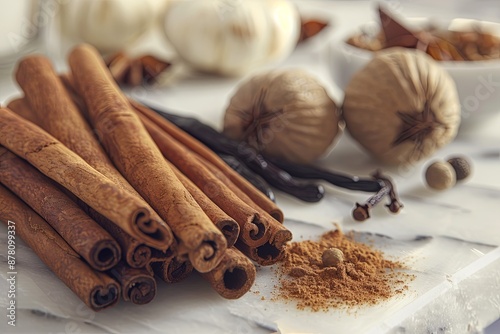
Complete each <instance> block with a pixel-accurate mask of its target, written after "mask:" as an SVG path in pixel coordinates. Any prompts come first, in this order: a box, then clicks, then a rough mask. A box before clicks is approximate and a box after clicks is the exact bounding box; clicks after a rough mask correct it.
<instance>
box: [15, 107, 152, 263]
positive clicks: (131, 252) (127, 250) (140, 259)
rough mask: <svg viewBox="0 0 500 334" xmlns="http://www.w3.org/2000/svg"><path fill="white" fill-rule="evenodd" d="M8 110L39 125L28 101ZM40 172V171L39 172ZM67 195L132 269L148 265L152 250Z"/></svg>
mask: <svg viewBox="0 0 500 334" xmlns="http://www.w3.org/2000/svg"><path fill="white" fill-rule="evenodd" d="M7 108H8V109H10V110H12V111H13V112H15V113H16V114H18V115H19V116H22V117H23V118H24V119H26V120H28V121H30V122H32V123H35V124H37V125H38V118H37V117H36V115H35V114H34V113H33V112H32V109H31V107H30V106H29V104H28V102H27V100H25V99H24V98H17V99H15V100H12V101H11V102H9V104H8V105H7ZM37 172H38V171H37ZM62 191H63V192H65V194H66V195H67V196H68V197H70V198H72V199H73V201H74V202H76V203H77V204H78V205H79V206H80V207H82V210H84V211H85V212H86V213H87V214H88V215H89V216H90V217H91V218H92V219H94V220H95V221H96V222H97V223H98V224H99V225H100V226H101V227H102V228H104V229H105V230H106V231H107V232H108V233H109V234H111V235H112V236H113V238H114V239H115V240H116V241H117V242H118V244H119V245H120V248H121V253H122V258H123V260H124V261H125V262H126V263H127V264H128V265H129V266H131V267H132V268H142V267H144V266H146V265H147V264H148V262H149V261H150V259H151V249H150V248H149V247H148V246H146V245H145V244H143V243H141V242H139V241H137V240H136V239H134V238H132V237H131V236H130V235H128V234H127V233H126V232H125V231H124V230H122V229H121V228H119V227H118V226H117V225H116V224H115V223H113V222H112V221H110V220H109V219H107V218H106V217H104V216H102V215H101V214H99V213H98V212H97V211H95V210H93V209H92V208H90V207H89V206H88V205H87V204H85V203H84V202H82V201H81V200H79V199H78V198H77V197H75V196H74V195H73V194H72V193H71V192H69V191H67V190H66V191H65V190H64V189H62Z"/></svg>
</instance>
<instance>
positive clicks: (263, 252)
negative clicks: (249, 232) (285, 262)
mask: <svg viewBox="0 0 500 334" xmlns="http://www.w3.org/2000/svg"><path fill="white" fill-rule="evenodd" d="M269 230H270V235H271V236H270V238H269V240H268V241H267V242H266V243H265V244H263V245H261V246H257V247H255V246H249V245H248V244H246V243H244V242H243V241H242V240H240V239H238V241H236V244H235V247H236V248H238V250H240V251H241V252H242V253H243V254H245V255H246V256H248V257H249V258H250V259H251V260H253V261H255V262H257V263H258V264H260V265H261V266H270V265H273V264H275V263H276V262H278V261H280V260H281V259H282V258H283V256H284V255H285V250H286V244H287V242H289V241H290V240H291V239H292V234H291V232H290V231H289V230H287V229H286V228H285V227H284V226H283V225H282V224H272V225H270V228H269Z"/></svg>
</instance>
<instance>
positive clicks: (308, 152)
mask: <svg viewBox="0 0 500 334" xmlns="http://www.w3.org/2000/svg"><path fill="white" fill-rule="evenodd" d="M339 117H340V116H339V111H338V108H337V106H336V105H335V103H334V102H333V100H332V99H331V98H330V97H329V96H328V93H327V92H326V90H325V89H324V87H323V86H322V85H321V84H320V82H319V81H318V80H316V78H315V77H313V76H311V75H310V74H309V73H307V72H305V71H303V70H299V69H288V70H277V71H271V72H268V73H264V74H260V75H256V76H254V77H253V78H251V79H249V80H248V81H246V82H244V83H243V84H242V85H240V86H239V88H238V89H237V91H236V93H235V94H234V95H233V97H232V98H231V101H230V102H229V106H228V107H227V109H226V114H225V116H224V129H223V133H224V134H225V135H226V136H227V137H229V138H231V139H234V140H238V141H246V142H247V143H248V144H249V145H250V146H252V147H253V148H255V149H256V150H257V151H259V152H262V153H264V154H265V155H268V156H270V157H274V158H278V159H282V160H286V161H289V162H294V163H300V164H307V163H311V162H313V161H314V160H316V159H318V158H319V157H321V156H322V155H323V154H325V153H326V151H327V150H328V148H329V147H330V146H331V144H332V143H333V141H334V139H335V137H336V136H337V134H338V133H339V132H340V128H339Z"/></svg>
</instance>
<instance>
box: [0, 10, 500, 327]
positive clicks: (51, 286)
mask: <svg viewBox="0 0 500 334" xmlns="http://www.w3.org/2000/svg"><path fill="white" fill-rule="evenodd" d="M459 4H460V5H462V2H460V3H459ZM299 5H300V7H301V8H302V10H303V11H304V12H311V13H317V15H321V16H322V17H327V18H331V20H332V22H333V25H334V26H333V28H332V29H331V30H329V31H328V32H326V33H322V34H321V35H320V36H318V38H316V39H314V40H311V41H309V42H308V43H307V44H304V45H301V46H299V47H298V48H297V49H296V50H295V52H294V53H293V54H292V55H291V57H290V58H289V59H288V60H287V61H286V62H284V63H283V64H281V65H280V66H286V67H288V66H293V67H302V68H305V69H307V70H308V71H310V72H312V73H314V74H316V75H317V76H318V77H319V78H320V80H322V81H323V82H324V83H325V85H326V86H327V88H328V90H329V91H330V92H331V93H332V95H333V96H334V97H335V98H336V99H337V100H340V99H341V97H342V93H341V91H340V90H339V89H338V88H337V87H335V86H334V84H333V81H332V78H331V72H330V68H329V66H328V64H329V61H330V60H329V53H328V51H327V48H328V42H329V41H331V40H334V39H335V38H337V37H338V36H340V35H341V34H342V33H343V31H346V29H347V30H348V29H352V27H354V26H357V25H358V24H361V23H362V22H366V21H367V20H371V19H373V17H374V13H375V12H374V10H373V8H375V7H374V4H373V3H368V2H362V1H357V2H313V3H311V2H308V3H307V4H306V3H304V2H301V3H299ZM399 5H400V9H401V10H403V12H404V15H405V16H406V15H408V16H425V15H428V14H429V13H428V11H427V12H426V10H425V9H424V8H422V7H418V6H416V5H415V4H412V6H410V4H409V3H406V2H400V3H399ZM438 7H439V6H438ZM446 13H447V15H449V16H451V17H453V16H458V15H454V12H453V10H447V12H446ZM455 14H456V13H455ZM155 46H156V47H158V44H156V45H155ZM58 65H59V67H60V65H61V64H60V63H59V64H58ZM238 81H239V79H236V78H217V77H212V76H208V75H199V74H189V75H188V76H187V77H185V78H183V79H181V80H179V81H178V82H177V83H176V84H175V85H172V86H171V87H168V88H156V89H151V88H144V87H141V88H136V89H133V90H131V91H130V93H131V94H132V95H133V96H135V97H137V98H139V99H142V100H145V101H149V102H150V103H151V104H154V105H156V106H159V107H162V108H164V109H167V110H171V111H176V112H179V113H182V114H185V115H191V116H196V117H198V118H199V119H201V120H203V121H204V122H206V123H208V124H210V125H212V126H214V127H216V128H219V129H220V128H221V121H222V116H223V113H224V108H225V106H226V104H227V101H228V98H229V97H230V95H231V94H232V92H233V91H234V89H235V85H236V84H237V82H238ZM16 91H17V89H16V88H15V86H14V85H13V84H12V82H11V80H10V78H9V77H2V81H1V83H0V101H5V100H6V99H8V98H9V97H12V96H13V95H15V94H18V93H17V92H16ZM499 127H500V122H498V121H495V122H493V121H492V122H488V123H486V124H484V125H483V126H482V127H481V129H480V130H470V131H463V132H462V133H461V135H460V137H459V138H457V140H456V141H455V142H454V143H452V144H451V145H449V146H448V147H446V148H444V149H443V150H441V151H439V152H438V153H437V155H436V158H438V157H445V156H448V155H450V154H457V153H460V154H466V155H468V156H469V157H470V158H471V159H472V160H473V163H474V174H473V177H472V178H471V179H470V180H469V181H468V182H467V183H465V184H462V185H459V186H457V187H455V188H453V189H451V190H449V191H446V192H442V193H437V192H433V191H430V190H427V189H426V188H425V187H424V185H423V182H422V173H423V169H424V167H425V162H423V163H421V164H418V165H416V166H412V167H411V168H392V169H387V168H384V170H385V171H387V172H388V173H389V174H390V175H391V176H392V177H393V178H394V179H395V181H396V183H397V185H398V189H399V192H400V194H401V197H402V200H403V201H404V204H405V208H404V209H403V211H402V212H401V213H400V214H399V215H390V214H388V213H387V211H386V210H385V209H383V208H382V207H380V208H377V209H376V210H374V211H373V217H372V218H371V219H370V220H368V221H366V222H365V223H362V224H360V223H356V222H354V221H353V220H352V219H351V218H350V212H351V210H352V206H353V204H354V202H356V201H358V202H362V201H364V200H366V198H367V197H368V195H367V194H365V193H356V192H348V191H344V190H340V189H338V188H334V187H330V186H326V196H325V198H324V199H323V201H322V202H320V203H317V204H306V203H302V202H300V201H298V200H296V199H294V198H291V197H289V196H287V195H282V194H278V196H277V201H278V204H279V205H280V206H281V207H282V208H283V210H284V212H285V215H286V217H287V218H288V219H289V220H288V221H287V224H288V226H289V228H290V229H291V230H292V231H293V232H294V236H295V238H296V239H299V238H300V237H301V236H303V237H304V238H308V237H314V236H317V235H318V234H320V233H321V232H322V231H324V230H326V229H332V228H333V227H334V226H333V223H334V222H338V223H340V225H341V226H342V228H343V229H344V230H356V231H359V232H360V233H359V234H358V236H359V238H361V239H362V240H366V239H364V238H367V234H366V233H361V232H368V233H380V234H383V235H386V236H390V237H392V238H393V239H388V238H385V237H379V236H373V237H371V238H372V239H374V240H375V245H376V246H377V247H379V248H380V249H382V250H383V251H384V252H386V253H387V254H389V255H393V256H397V257H399V258H401V259H407V260H409V263H410V264H411V268H412V269H411V272H412V273H414V274H416V276H417V278H416V279H415V281H414V282H412V283H411V285H410V291H409V292H408V294H406V295H405V296H402V297H398V298H394V299H391V300H389V301H387V302H385V303H382V304H380V305H377V306H373V307H366V308H360V309H357V310H351V311H350V312H345V311H339V310H332V311H330V312H328V313H323V312H320V313H311V312H307V311H297V310H296V309H295V308H294V306H293V305H292V304H283V303H281V302H272V301H270V300H269V298H268V297H269V293H270V290H271V289H272V286H273V285H274V284H275V282H274V280H273V276H272V272H271V271H270V270H269V269H268V268H259V270H258V278H257V282H256V285H255V287H254V288H253V289H252V290H253V291H256V290H258V291H260V293H259V294H256V293H254V292H250V293H248V294H247V295H245V296H244V297H243V298H241V299H240V300H237V301H227V300H223V299H222V298H220V297H219V296H218V295H217V294H216V293H215V292H213V291H211V289H210V288H209V286H208V285H207V284H206V283H205V282H204V281H202V280H201V279H199V278H198V277H197V276H193V277H191V278H189V279H188V280H186V281H184V282H182V283H179V284H178V285H176V286H169V285H165V284H159V286H158V287H159V289H158V295H157V297H156V299H155V300H153V302H152V303H150V304H148V305H145V306H140V307H138V306H135V305H130V304H125V303H120V304H119V305H118V306H117V307H115V308H112V309H109V310H106V311H104V312H100V313H99V314H95V313H93V312H90V311H89V310H88V309H86V308H85V307H82V303H81V302H80V301H79V300H78V299H77V298H76V297H75V296H74V295H73V294H72V293H71V292H69V290H68V289H67V288H66V287H64V285H63V284H62V283H60V282H59V281H58V280H57V279H55V278H54V276H53V275H52V274H51V273H50V272H48V271H47V270H46V269H45V268H44V266H43V264H41V263H40V261H39V260H38V259H37V258H36V257H33V254H32V253H31V251H30V250H29V249H26V248H23V247H21V246H18V247H19V248H18V251H19V254H18V259H19V260H18V267H19V274H18V279H19V281H18V289H19V295H18V301H19V305H20V308H21V309H24V310H25V311H21V310H19V317H18V324H19V327H18V328H16V329H17V331H15V332H26V333H30V332H35V331H36V332H39V333H42V332H43V333H47V332H52V333H53V332H57V333H59V332H63V333H74V332H83V333H86V332H92V333H94V332H103V331H108V332H116V333H122V332H127V333H138V332H148V333H160V332H168V333H185V332H190V333H270V332H274V331H277V330H279V331H280V332H281V333H368V332H369V333H386V332H394V333H452V332H453V333H477V332H481V330H482V329H483V328H484V327H486V326H487V325H489V324H490V323H492V322H493V321H495V320H496V319H498V318H499V317H500V279H499V277H500V248H499V246H500V225H499V224H500V218H499V216H498V212H497V210H496V208H497V206H498V203H499V200H500V177H499V176H498V170H499V167H500V144H499V143H500V134H499V132H498V130H497V129H498V128H499ZM319 164H320V165H322V166H324V167H328V168H330V169H334V170H338V171H343V172H348V173H351V174H358V175H363V176H366V175H368V174H369V173H371V172H372V171H374V170H375V169H376V168H377V167H381V166H379V165H378V164H377V163H376V162H375V161H373V160H371V159H370V158H369V157H368V156H367V155H366V153H364V152H363V151H362V150H361V149H360V148H359V147H358V146H357V145H356V144H355V143H353V141H352V139H351V138H350V137H349V136H348V135H347V134H344V136H343V138H342V139H341V140H340V142H339V143H338V145H337V147H336V148H335V149H334V150H333V152H332V153H331V154H330V155H329V156H328V157H326V158H325V159H323V160H322V161H320V162H319ZM296 220H300V221H305V222H308V223H303V222H297V221H296ZM422 235H425V236H429V237H430V238H425V239H420V240H415V238H416V237H417V236H422ZM5 241H6V237H5V229H4V228H3V226H2V229H0V258H1V259H2V261H1V263H0V276H2V277H5V273H6V272H7V270H6V266H5V249H6V246H5ZM410 259H411V261H410ZM5 284H6V282H5V280H4V279H1V280H0V291H6V287H5ZM262 296H264V297H265V300H261V297H262ZM5 298H6V297H5V295H4V294H3V293H0V305H4V302H5ZM0 307H3V306H0ZM30 310H43V311H44V312H48V313H49V314H53V315H57V317H55V316H53V315H47V313H45V314H42V313H40V312H35V313H33V312H31V311H30ZM7 330H9V331H8V332H12V331H11V328H7V327H6V322H5V321H4V320H0V332H1V333H4V332H7Z"/></svg>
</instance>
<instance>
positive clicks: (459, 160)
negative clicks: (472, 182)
mask: <svg viewBox="0 0 500 334" xmlns="http://www.w3.org/2000/svg"><path fill="white" fill-rule="evenodd" d="M447 161H448V163H449V164H450V165H451V166H452V167H453V169H454V170H455V174H456V175H457V181H462V180H465V179H466V178H468V177H469V176H470V174H471V172H472V168H471V163H470V162H469V159H467V158H466V157H463V156H460V157H453V158H450V159H448V160H447Z"/></svg>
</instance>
